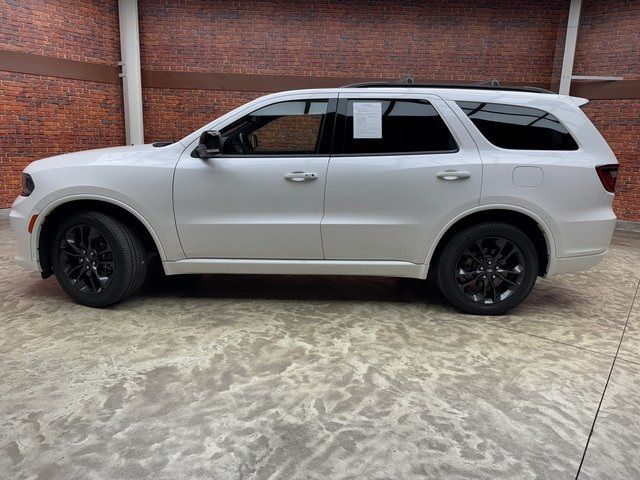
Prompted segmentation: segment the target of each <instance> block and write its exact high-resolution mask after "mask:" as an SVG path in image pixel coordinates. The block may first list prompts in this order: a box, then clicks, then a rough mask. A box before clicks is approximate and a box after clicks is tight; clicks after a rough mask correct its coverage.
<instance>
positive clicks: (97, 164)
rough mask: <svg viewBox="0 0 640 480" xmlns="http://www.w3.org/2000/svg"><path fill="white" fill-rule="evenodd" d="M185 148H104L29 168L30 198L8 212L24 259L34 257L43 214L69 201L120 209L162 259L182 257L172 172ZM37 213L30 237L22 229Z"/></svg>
mask: <svg viewBox="0 0 640 480" xmlns="http://www.w3.org/2000/svg"><path fill="white" fill-rule="evenodd" d="M182 150H184V147H183V146H182V145H181V144H179V143H176V144H173V145H169V146H166V147H160V148H155V147H152V146H151V145H138V146H129V147H114V148H104V149H99V150H89V151H85V152H76V153H69V154H65V155H58V156H56V157H50V158H47V159H44V160H39V161H36V162H33V163H31V164H30V165H29V166H28V167H27V168H26V169H25V170H26V171H27V172H29V174H30V175H31V176H32V177H33V179H34V183H35V185H36V187H35V189H34V191H33V193H32V194H31V195H30V196H29V197H26V198H25V197H18V198H17V199H16V201H15V202H14V204H13V207H12V210H11V220H12V224H13V225H14V231H15V233H16V236H17V237H18V238H19V240H20V241H19V242H18V244H19V252H20V253H19V255H20V257H21V258H22V259H23V260H29V259H35V258H36V256H37V238H38V234H39V232H40V228H41V226H42V223H43V222H44V220H45V218H46V215H47V214H48V213H50V212H52V211H53V209H54V208H55V207H57V206H59V205H61V204H63V203H66V202H69V201H74V200H82V199H88V200H102V201H105V202H108V203H114V204H116V205H118V206H121V207H123V208H125V209H126V210H128V211H130V212H131V213H132V214H134V215H135V216H137V217H138V218H139V219H141V220H142V221H143V223H146V224H147V225H148V229H149V230H150V232H151V233H152V235H155V236H156V238H157V240H158V244H159V246H160V248H159V251H160V254H161V255H164V258H163V260H177V259H180V258H184V253H183V251H182V248H181V247H180V242H179V240H178V235H177V232H176V227H175V221H174V216H173V201H172V198H171V188H172V182H173V172H174V169H175V165H176V163H177V159H178V157H179V155H180V154H181V153H182ZM34 214H38V215H39V216H38V219H37V221H36V223H35V225H34V230H33V232H34V235H29V234H28V232H27V231H26V230H27V228H26V227H27V224H28V221H29V219H30V218H31V215H34Z"/></svg>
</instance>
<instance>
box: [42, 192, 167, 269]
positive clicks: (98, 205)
mask: <svg viewBox="0 0 640 480" xmlns="http://www.w3.org/2000/svg"><path fill="white" fill-rule="evenodd" d="M80 210H94V211H99V212H102V213H105V214H108V215H111V216H113V217H115V218H117V219H118V220H120V221H122V222H124V223H126V224H127V225H128V226H129V227H131V228H132V229H133V230H134V231H135V233H136V234H137V235H139V236H140V238H141V239H142V241H143V245H144V247H145V249H146V250H147V252H149V253H151V254H157V255H158V256H159V257H160V259H161V260H163V261H164V260H165V259H166V256H165V252H164V249H163V248H162V244H161V243H160V239H159V238H158V236H157V234H156V233H155V231H154V230H153V228H152V227H151V225H149V223H148V222H147V221H146V220H145V219H144V218H143V217H142V215H140V213H139V212H137V211H136V210H135V209H133V208H131V207H130V206H128V205H126V204H124V203H122V202H119V201H117V200H114V199H111V198H107V197H102V196H90V197H81V198H78V197H76V196H74V197H70V198H62V199H59V200H57V201H55V202H52V203H51V204H49V205H47V207H45V208H44V209H43V210H42V211H41V212H40V213H39V214H38V222H37V224H36V226H35V229H34V233H35V235H33V237H32V239H33V240H32V241H33V244H32V248H35V252H37V254H38V255H37V258H38V259H39V264H40V270H41V272H42V276H43V277H44V278H46V277H48V276H50V275H51V274H52V273H53V271H52V268H51V258H50V252H49V245H50V242H51V241H52V238H53V234H54V232H55V227H56V225H57V224H58V220H59V219H61V218H63V217H64V216H66V215H69V214H72V213H73V212H76V211H80Z"/></svg>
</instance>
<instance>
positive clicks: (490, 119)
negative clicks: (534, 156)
mask: <svg viewBox="0 0 640 480" xmlns="http://www.w3.org/2000/svg"><path fill="white" fill-rule="evenodd" d="M457 103H458V105H459V106H460V108H462V110H463V111H464V113H466V114H467V115H468V116H469V118H470V119H471V121H472V122H473V124H474V125H475V126H476V127H478V130H480V132H481V133H482V134H483V135H484V136H485V137H486V139H487V140H489V141H490V142H491V143H493V144H494V145H496V146H497V147H501V148H510V149H514V150H577V149H578V145H577V144H576V142H575V140H574V139H573V137H572V136H571V134H570V133H569V131H568V130H567V129H566V128H565V127H564V125H562V124H561V123H560V122H559V121H558V119H557V118H556V117H554V116H553V115H551V114H550V113H548V112H545V111H543V110H538V109H537V108H530V107H520V106H515V105H502V104H499V103H480V102H457Z"/></svg>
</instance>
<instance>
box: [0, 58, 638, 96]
mask: <svg viewBox="0 0 640 480" xmlns="http://www.w3.org/2000/svg"><path fill="white" fill-rule="evenodd" d="M0 71H8V72H17V73H26V74H32V75H45V76H51V77H60V78H69V79H75V80H87V81H92V82H103V83H111V84H119V83H120V77H119V74H120V67H119V66H118V65H105V64H100V63H91V62H80V61H77V60H67V59H66V58H56V57H48V56H45V55H36V54H32V53H23V52H15V51H8V50H0ZM381 80H389V79H380V78H363V77H334V76H304V75H259V74H244V73H213V72H211V73H210V72H175V71H165V70H142V86H143V88H168V89H193V90H234V91H241V92H242V91H245V92H276V91H282V90H293V89H298V88H323V87H327V88H328V87H340V86H343V85H348V84H350V83H358V82H366V81H381ZM415 81H416V82H426V83H429V82H439V83H471V82H468V81H467V82H457V81H455V80H437V79H416V80H415ZM504 85H505V86H524V85H529V86H532V87H542V88H546V89H550V90H554V91H557V88H558V86H557V84H551V83H544V82H504ZM571 95H575V96H578V97H585V98H588V99H590V100H605V99H607V100H608V99H640V80H612V81H604V82H603V81H575V82H573V83H572V84H571Z"/></svg>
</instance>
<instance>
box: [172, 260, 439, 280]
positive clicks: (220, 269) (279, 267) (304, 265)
mask: <svg viewBox="0 0 640 480" xmlns="http://www.w3.org/2000/svg"><path fill="white" fill-rule="evenodd" d="M163 266H164V271H165V273H166V274H167V275H178V274H183V273H238V274H267V273H268V274H279V275H371V276H379V277H407V278H426V276H427V265H418V264H414V263H409V262H388V261H349V260H248V259H229V258H199V259H185V260H178V261H176V262H164V263H163Z"/></svg>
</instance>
